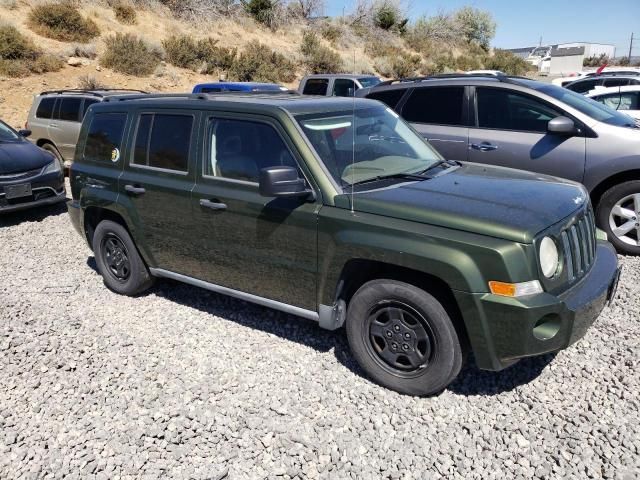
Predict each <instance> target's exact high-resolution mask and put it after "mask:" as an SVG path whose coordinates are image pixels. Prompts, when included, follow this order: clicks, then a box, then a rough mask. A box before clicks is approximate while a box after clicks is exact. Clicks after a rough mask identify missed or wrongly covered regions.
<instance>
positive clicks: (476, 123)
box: [469, 86, 587, 137]
mask: <svg viewBox="0 0 640 480" xmlns="http://www.w3.org/2000/svg"><path fill="white" fill-rule="evenodd" d="M478 88H486V89H492V90H505V91H507V92H515V93H516V94H517V95H523V96H525V97H528V98H530V99H533V100H535V101H537V102H540V103H542V104H543V105H544V106H546V107H548V108H550V109H552V110H559V111H560V113H561V115H562V116H565V117H567V118H570V119H571V120H573V121H574V122H575V124H576V126H577V127H578V129H579V130H580V131H579V132H578V133H577V134H576V135H575V136H577V137H584V136H586V131H587V130H586V128H585V125H584V124H583V123H582V122H581V121H580V120H579V119H577V118H576V117H574V116H573V115H571V114H570V113H569V112H567V111H566V110H564V109H562V108H561V107H558V106H557V105H554V104H552V103H550V102H548V101H546V100H544V99H542V98H538V97H536V96H534V95H531V94H529V93H526V92H521V91H520V90H510V89H507V88H497V87H485V86H482V87H473V100H472V102H471V104H472V105H473V109H474V115H473V118H474V122H473V124H470V125H469V128H474V129H479V130H493V131H499V132H519V133H536V134H541V135H544V133H542V132H534V131H531V130H514V129H504V128H488V127H480V121H479V117H478Z"/></svg>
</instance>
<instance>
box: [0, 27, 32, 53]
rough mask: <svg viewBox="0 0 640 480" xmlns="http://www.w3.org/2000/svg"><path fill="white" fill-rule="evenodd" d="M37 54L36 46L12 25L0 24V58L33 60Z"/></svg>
mask: <svg viewBox="0 0 640 480" xmlns="http://www.w3.org/2000/svg"><path fill="white" fill-rule="evenodd" d="M38 55H39V51H38V49H37V48H36V46H35V45H34V44H33V42H31V40H29V39H28V38H27V37H25V36H24V35H22V34H21V33H20V32H19V31H18V29H17V28H16V27H14V26H12V25H0V59H2V60H27V59H30V60H34V59H35V58H36V57H37V56H38Z"/></svg>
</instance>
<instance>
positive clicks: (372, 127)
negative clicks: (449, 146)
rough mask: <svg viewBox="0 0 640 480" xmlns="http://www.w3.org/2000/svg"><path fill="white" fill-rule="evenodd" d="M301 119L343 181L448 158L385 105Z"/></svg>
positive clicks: (421, 166) (423, 166) (406, 170)
mask: <svg viewBox="0 0 640 480" xmlns="http://www.w3.org/2000/svg"><path fill="white" fill-rule="evenodd" d="M296 120H297V121H298V123H299V124H300V125H301V126H302V129H303V131H304V133H305V135H306V136H307V138H308V139H309V141H310V142H311V144H312V145H313V147H314V148H315V150H316V152H317V153H318V155H319V156H320V158H321V159H322V161H323V162H324V164H325V165H326V167H327V169H328V170H329V172H331V175H332V176H333V178H335V180H336V181H337V182H338V183H339V184H340V185H342V186H350V185H353V184H355V183H361V182H363V181H366V180H370V179H375V178H377V177H384V176H390V175H398V174H405V173H406V174H411V173H419V172H422V171H424V170H426V169H428V168H430V167H431V166H432V165H435V164H436V163H437V162H438V161H440V160H442V157H440V155H439V154H438V153H437V152H436V151H435V150H434V149H433V148H432V147H431V145H429V144H428V143H427V142H426V141H425V140H424V139H423V138H422V137H421V136H420V135H418V134H417V133H416V132H415V131H414V130H413V129H411V128H410V127H409V126H408V125H407V124H406V123H405V122H404V121H403V120H401V119H400V118H399V117H398V115H397V114H396V113H395V112H393V111H392V110H390V109H389V108H386V107H384V106H382V105H380V106H375V107H371V108H364V109H362V108H361V109H356V110H348V111H344V112H331V113H323V114H308V115H299V116H297V117H296Z"/></svg>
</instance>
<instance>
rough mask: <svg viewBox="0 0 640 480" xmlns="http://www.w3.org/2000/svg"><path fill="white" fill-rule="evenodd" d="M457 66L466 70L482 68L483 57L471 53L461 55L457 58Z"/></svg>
mask: <svg viewBox="0 0 640 480" xmlns="http://www.w3.org/2000/svg"><path fill="white" fill-rule="evenodd" d="M455 66H456V69H458V70H462V71H465V72H466V71H467V70H478V69H481V68H482V58H481V57H478V56H471V55H460V56H459V57H458V58H456V61H455Z"/></svg>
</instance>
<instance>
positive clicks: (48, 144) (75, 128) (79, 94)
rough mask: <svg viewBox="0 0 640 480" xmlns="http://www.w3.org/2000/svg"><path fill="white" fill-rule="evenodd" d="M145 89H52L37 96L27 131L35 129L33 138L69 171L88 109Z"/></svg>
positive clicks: (28, 120)
mask: <svg viewBox="0 0 640 480" xmlns="http://www.w3.org/2000/svg"><path fill="white" fill-rule="evenodd" d="M126 92H132V93H134V92H137V93H146V92H143V91H141V90H127V89H101V90H73V89H71V90H52V91H47V92H42V93H41V94H40V95H36V96H35V98H34V100H33V104H32V105H31V110H30V111H29V118H28V119H27V123H26V124H25V129H27V130H31V136H30V137H29V139H30V140H31V141H32V142H33V143H35V144H36V145H37V146H39V147H41V148H43V149H44V150H47V151H49V152H51V153H52V154H53V155H55V157H56V158H57V159H58V161H59V162H60V164H61V165H62V166H63V167H66V168H68V167H69V165H70V164H71V161H72V160H73V155H74V153H75V151H76V143H77V141H78V136H79V135H80V126H81V124H82V119H83V118H84V115H85V113H86V112H87V109H88V108H89V107H90V106H91V105H92V104H94V103H97V102H101V101H102V100H103V99H104V98H105V97H106V96H108V95H116V94H122V93H126Z"/></svg>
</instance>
